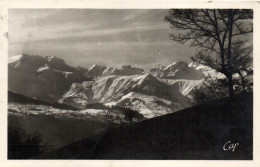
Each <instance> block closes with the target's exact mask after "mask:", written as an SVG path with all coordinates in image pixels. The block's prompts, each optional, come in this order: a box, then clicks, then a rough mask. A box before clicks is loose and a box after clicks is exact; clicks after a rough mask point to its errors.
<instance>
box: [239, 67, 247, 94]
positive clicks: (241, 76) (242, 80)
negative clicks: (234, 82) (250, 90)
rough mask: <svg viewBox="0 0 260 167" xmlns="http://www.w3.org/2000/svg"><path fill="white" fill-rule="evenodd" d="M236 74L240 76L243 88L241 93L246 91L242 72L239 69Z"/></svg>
mask: <svg viewBox="0 0 260 167" xmlns="http://www.w3.org/2000/svg"><path fill="white" fill-rule="evenodd" d="M238 74H239V76H240V78H241V84H242V88H243V93H246V82H245V78H244V76H243V74H242V73H241V72H240V71H238Z"/></svg>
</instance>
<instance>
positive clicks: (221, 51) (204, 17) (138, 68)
mask: <svg viewBox="0 0 260 167" xmlns="http://www.w3.org/2000/svg"><path fill="white" fill-rule="evenodd" d="M254 12H255V10H253V9H250V8H203V6H201V8H170V7H169V8H168V9H160V8H158V9H137V8H136V9H116V8H114V9H113V8H110V9H107V8H95V9H94V8H93V9H92V8H77V9H76V8H9V9H8V32H6V34H4V35H5V38H6V39H8V66H7V68H8V74H7V76H8V81H7V86H8V88H7V89H8V90H7V91H8V93H7V95H8V111H7V117H8V118H7V125H6V126H7V135H6V137H7V155H6V156H7V159H8V160H249V161H252V160H254V158H255V156H254V154H253V152H254V149H253V148H254V144H255V143H253V137H254V135H253V134H254V133H253V130H254V128H253V124H254V121H253V120H254V114H253V108H254V107H253V105H254V103H257V102H256V101H253V94H254V92H253V90H254V89H253V87H254V77H253V76H254V75H253V73H254V67H253V58H254V52H253V37H255V36H254V29H253V27H254ZM256 49H257V48H256Z"/></svg>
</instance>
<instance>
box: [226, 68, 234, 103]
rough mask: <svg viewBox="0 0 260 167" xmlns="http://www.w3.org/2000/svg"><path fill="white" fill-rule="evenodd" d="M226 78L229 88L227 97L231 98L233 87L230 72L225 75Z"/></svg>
mask: <svg viewBox="0 0 260 167" xmlns="http://www.w3.org/2000/svg"><path fill="white" fill-rule="evenodd" d="M227 79H228V89H229V97H230V98H233V97H234V88H233V77H232V73H229V74H228V75H227Z"/></svg>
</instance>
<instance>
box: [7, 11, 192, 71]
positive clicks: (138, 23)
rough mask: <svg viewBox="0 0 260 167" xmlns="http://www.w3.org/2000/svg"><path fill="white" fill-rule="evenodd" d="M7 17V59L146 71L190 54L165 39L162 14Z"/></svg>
mask: <svg viewBox="0 0 260 167" xmlns="http://www.w3.org/2000/svg"><path fill="white" fill-rule="evenodd" d="M9 13H10V17H9V54H10V55H14V54H21V53H27V54H32V53H33V54H38V55H42V56H48V55H54V56H58V57H61V58H64V59H65V60H66V61H67V62H68V63H69V64H71V65H81V66H84V67H86V66H89V65H91V64H106V65H110V66H121V65H123V64H132V65H136V66H139V67H145V68H146V67H149V66H153V65H154V64H167V63H169V61H173V60H174V59H176V60H186V61H188V60H189V56H191V54H192V53H193V52H194V49H191V48H189V47H187V46H185V45H179V44H177V43H175V42H173V41H170V40H169V32H170V31H171V29H170V28H169V25H168V24H167V23H166V22H165V21H164V16H165V15H166V14H167V10H144V9H139V10H126V9H124V10H114V9H111V10H108V9H106V10H103V9H41V10H38V9H34V10H31V9H12V10H10V11H9ZM159 53H162V54H159Z"/></svg>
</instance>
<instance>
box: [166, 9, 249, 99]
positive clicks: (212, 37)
mask: <svg viewBox="0 0 260 167" xmlns="http://www.w3.org/2000/svg"><path fill="white" fill-rule="evenodd" d="M252 18H253V11H252V10H248V9H246V10H244V9H243V10H241V9H223V10H222V9H172V10H170V11H169V14H168V15H167V16H166V17H165V20H166V21H167V22H169V23H170V24H171V25H172V28H175V29H177V30H180V31H175V32H174V33H172V34H170V38H171V39H172V40H174V41H177V42H180V43H186V42H188V41H189V42H190V46H193V47H198V48H199V52H198V53H197V54H196V55H195V56H194V57H192V60H193V61H195V62H198V63H200V64H203V65H207V66H209V67H211V68H213V69H215V70H216V71H218V72H221V73H223V74H224V75H225V76H226V78H227V80H228V88H229V96H230V97H233V96H234V90H233V86H234V83H233V77H232V76H233V74H234V73H237V72H238V71H237V70H238V69H237V67H236V63H235V54H234V53H233V51H234V50H233V49H232V47H233V46H235V45H236V44H237V43H240V44H241V46H242V44H245V43H246V42H247V41H246V40H245V39H243V37H242V36H243V35H247V34H248V33H252V32H253V26H252V22H250V20H252ZM238 60H239V59H238ZM245 60H246V59H245ZM240 69H242V68H240Z"/></svg>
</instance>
